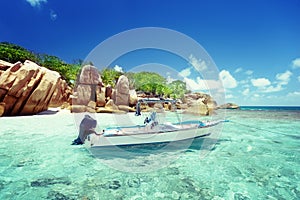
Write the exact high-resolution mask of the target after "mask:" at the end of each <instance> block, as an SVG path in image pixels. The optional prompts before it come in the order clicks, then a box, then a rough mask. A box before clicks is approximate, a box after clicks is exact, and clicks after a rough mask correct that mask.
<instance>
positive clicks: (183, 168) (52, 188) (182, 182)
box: [0, 109, 300, 200]
mask: <svg viewBox="0 0 300 200" xmlns="http://www.w3.org/2000/svg"><path fill="white" fill-rule="evenodd" d="M218 112H219V116H222V114H220V112H225V111H218ZM128 117H129V118H133V116H131V115H130V116H125V117H124V120H122V119H121V120H119V119H118V120H113V117H112V115H109V114H107V115H106V114H101V115H97V119H98V121H101V125H102V126H104V127H107V126H110V125H117V124H116V122H118V123H121V122H122V123H126V119H128ZM164 117H166V118H167V119H171V120H174V121H175V119H176V118H177V116H176V117H175V116H174V115H173V114H172V113H170V114H168V115H167V116H164ZM121 118H122V117H121ZM226 118H227V119H229V120H230V122H228V123H224V124H223V129H222V133H221V134H219V135H217V136H218V141H217V143H216V144H215V145H214V146H213V148H203V144H204V143H205V142H207V141H208V140H209V139H205V140H204V139H197V140H196V141H194V142H193V143H192V144H191V146H190V147H189V148H188V149H186V150H185V149H181V150H180V151H178V152H179V153H178V152H177V151H176V150H174V149H171V148H170V149H168V150H167V151H158V150H159V149H162V148H164V147H161V146H148V147H146V148H144V149H143V148H139V147H136V148H127V149H126V148H125V149H123V150H124V151H125V152H129V153H130V154H129V156H128V157H126V156H125V157H122V156H118V155H114V152H113V151H110V150H103V158H102V159H101V158H100V159H96V158H95V157H94V156H92V155H91V154H90V152H89V151H88V150H87V149H86V148H85V147H84V146H71V145H70V143H71V141H72V140H73V139H74V138H76V136H77V129H76V126H75V120H74V116H73V115H72V114H69V113H65V112H60V113H57V114H52V115H39V116H27V117H3V118H0V138H1V141H2V142H1V144H0V199H22V200H23V199H25V200H26V199H57V200H58V199H65V200H66V199H85V200H86V199H101V200H102V199H126V200H127V199H128V200H129V199H136V200H138V199H300V184H299V183H300V123H299V122H300V111H299V110H297V109H295V110H292V111H291V110H276V109H273V110H266V109H250V110H247V109H246V110H243V109H242V110H228V111H227V112H226ZM157 149H158V150H157ZM204 151H206V152H207V151H209V153H208V154H205V156H201V155H203V152H204ZM174 152H176V153H174ZM109 153H110V155H105V154H109ZM174 155H175V156H174ZM172 156H173V157H172ZM163 161H166V162H165V163H164V162H163ZM147 166H151V169H152V171H151V170H149V171H148V172H146V173H142V170H141V171H139V169H148V168H147ZM122 169H124V170H122ZM128 169H132V171H131V172H128ZM126 170H127V171H126ZM134 172H139V173H134Z"/></svg>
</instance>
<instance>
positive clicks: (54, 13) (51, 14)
mask: <svg viewBox="0 0 300 200" xmlns="http://www.w3.org/2000/svg"><path fill="white" fill-rule="evenodd" d="M50 19H51V20H52V21H55V20H56V19H57V13H56V12H54V10H50Z"/></svg>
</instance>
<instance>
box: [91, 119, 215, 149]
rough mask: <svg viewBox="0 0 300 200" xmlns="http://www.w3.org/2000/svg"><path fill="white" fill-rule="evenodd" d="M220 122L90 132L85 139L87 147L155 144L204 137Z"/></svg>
mask: <svg viewBox="0 0 300 200" xmlns="http://www.w3.org/2000/svg"><path fill="white" fill-rule="evenodd" d="M217 124H219V122H216V123H214V124H210V125H208V126H205V127H200V128H198V126H197V125H192V126H191V125H189V126H185V127H183V128H182V129H173V130H172V129H165V130H162V129H161V128H159V129H156V130H155V129H153V130H150V131H148V132H145V131H144V130H143V129H144V128H145V127H141V128H140V131H139V130H136V133H135V132H126V130H125V131H124V132H122V134H119V135H96V134H90V135H89V136H88V137H87V139H86V140H85V145H86V146H87V147H107V146H122V145H139V144H154V143H166V142H176V141H182V140H187V139H193V138H197V137H204V136H207V135H209V134H210V132H209V131H210V128H209V127H210V126H215V125H217Z"/></svg>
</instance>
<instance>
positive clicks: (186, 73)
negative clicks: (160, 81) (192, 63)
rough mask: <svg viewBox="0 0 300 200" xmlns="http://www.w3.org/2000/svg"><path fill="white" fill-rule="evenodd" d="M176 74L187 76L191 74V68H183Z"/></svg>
mask: <svg viewBox="0 0 300 200" xmlns="http://www.w3.org/2000/svg"><path fill="white" fill-rule="evenodd" d="M178 75H179V76H182V77H188V76H189V75H191V68H186V69H183V70H182V71H181V72H179V73H178Z"/></svg>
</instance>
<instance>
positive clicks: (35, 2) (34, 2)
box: [26, 0, 47, 7]
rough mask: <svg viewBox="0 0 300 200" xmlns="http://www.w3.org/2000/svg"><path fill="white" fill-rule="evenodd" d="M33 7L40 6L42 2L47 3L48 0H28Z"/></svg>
mask: <svg viewBox="0 0 300 200" xmlns="http://www.w3.org/2000/svg"><path fill="white" fill-rule="evenodd" d="M26 1H27V2H28V3H29V4H30V5H31V6H32V7H40V6H41V3H47V0H26Z"/></svg>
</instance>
